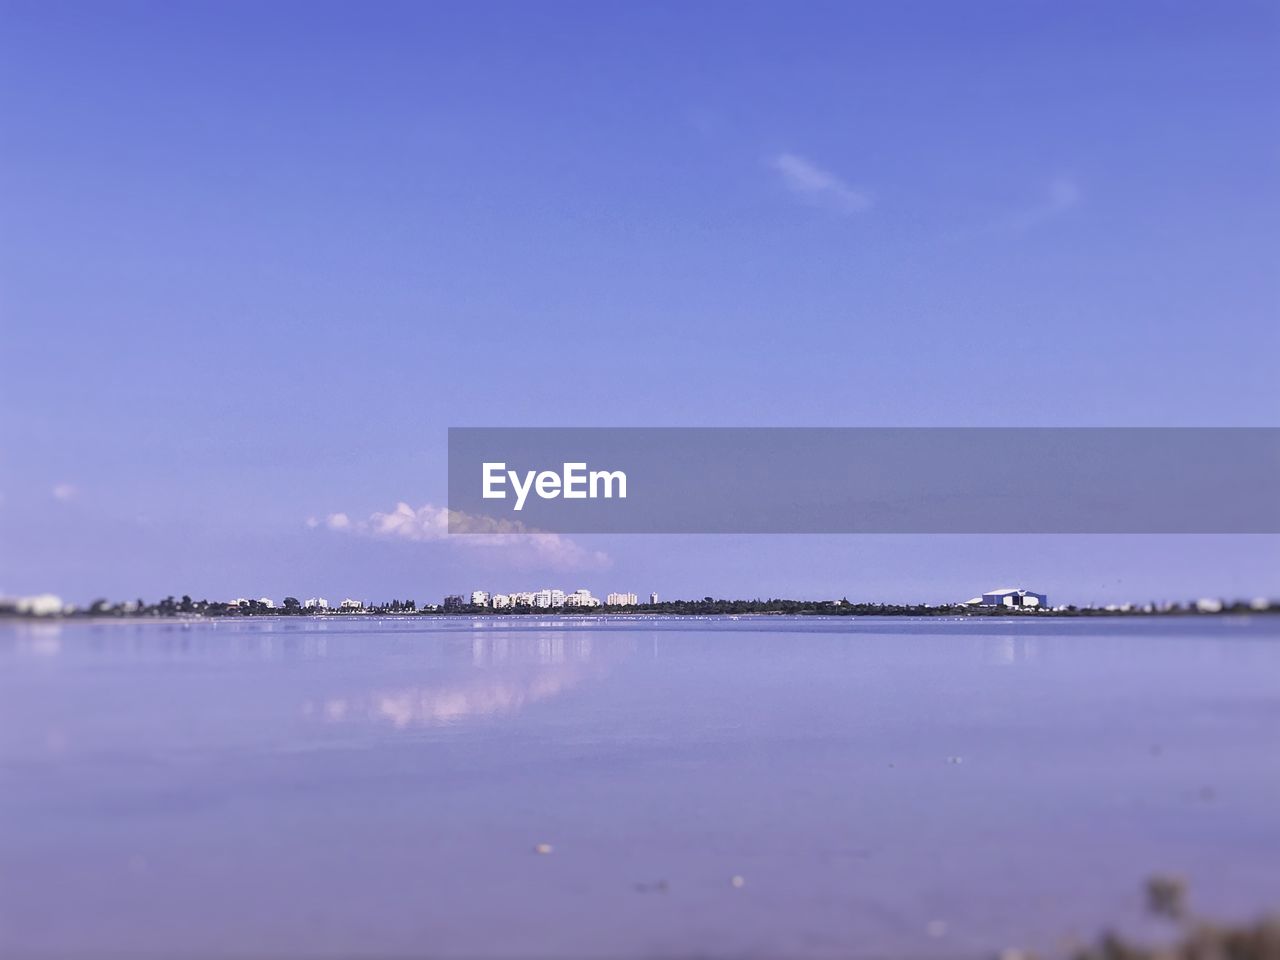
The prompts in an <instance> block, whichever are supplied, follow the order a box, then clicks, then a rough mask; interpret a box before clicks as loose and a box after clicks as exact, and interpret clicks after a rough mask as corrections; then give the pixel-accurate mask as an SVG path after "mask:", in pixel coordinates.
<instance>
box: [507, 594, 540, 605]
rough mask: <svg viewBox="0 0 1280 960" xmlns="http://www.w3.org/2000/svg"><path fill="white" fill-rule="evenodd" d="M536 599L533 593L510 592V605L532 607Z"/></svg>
mask: <svg viewBox="0 0 1280 960" xmlns="http://www.w3.org/2000/svg"><path fill="white" fill-rule="evenodd" d="M536 599H537V597H536V595H535V594H532V593H529V592H528V591H523V592H520V593H513V594H511V605H512V606H513V607H532V606H533V605H534V601H535V600H536Z"/></svg>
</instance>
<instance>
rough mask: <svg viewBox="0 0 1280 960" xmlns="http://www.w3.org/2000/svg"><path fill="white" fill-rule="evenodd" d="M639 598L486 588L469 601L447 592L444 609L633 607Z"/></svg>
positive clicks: (473, 593) (655, 597)
mask: <svg viewBox="0 0 1280 960" xmlns="http://www.w3.org/2000/svg"><path fill="white" fill-rule="evenodd" d="M649 602H650V603H657V602H658V595H657V594H656V593H651V594H649ZM637 603H639V600H638V599H637V597H636V595H635V594H634V593H611V594H609V595H608V596H607V597H605V599H604V602H603V604H602V603H601V601H600V599H599V598H598V597H593V596H592V595H591V591H590V590H585V589H580V590H574V591H573V592H572V593H565V592H564V591H563V590H553V589H551V588H547V589H544V590H536V591H520V592H516V593H490V592H489V591H488V590H473V591H471V598H470V603H468V600H467V597H465V596H464V595H462V594H460V593H455V594H450V595H449V596H447V597H445V598H444V609H445V610H461V609H463V608H465V607H468V606H471V607H488V608H489V609H491V610H505V609H508V608H511V607H533V608H537V609H542V610H553V609H557V608H559V607H599V606H606V607H634V606H635V605H636V604H637Z"/></svg>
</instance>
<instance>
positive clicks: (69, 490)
mask: <svg viewBox="0 0 1280 960" xmlns="http://www.w3.org/2000/svg"><path fill="white" fill-rule="evenodd" d="M51 492H52V493H53V499H55V500H61V501H62V502H63V503H66V502H67V501H68V500H74V499H75V498H76V496H77V495H79V493H80V491H79V490H77V489H76V487H75V484H71V483H59V484H57V485H56V486H54V488H53V490H52V491H51Z"/></svg>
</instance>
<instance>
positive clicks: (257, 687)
mask: <svg viewBox="0 0 1280 960" xmlns="http://www.w3.org/2000/svg"><path fill="white" fill-rule="evenodd" d="M538 844H550V845H551V846H552V851H551V852H550V853H546V854H540V853H538V852H536V850H535V847H536V846H537V845H538ZM1153 871H1172V872H1177V873H1181V874H1184V875H1185V876H1187V877H1188V878H1189V879H1190V882H1191V890H1192V899H1193V904H1194V905H1195V906H1197V907H1199V908H1201V909H1203V910H1205V911H1211V912H1213V913H1215V914H1219V915H1225V916H1246V915H1250V914H1253V913H1254V912H1256V911H1259V910H1261V909H1263V908H1268V907H1276V906H1278V905H1280V620H1277V619H1274V618H1272V619H1265V618H1254V619H1249V618H1239V619H1229V620H1227V619H1214V620H1208V619H1197V620H1178V621H1174V620H1163V621H1146V622H1142V621H1129V622H1114V621H1107V622H1102V621H1097V620H1094V621H1067V620H1052V621H1039V622H1028V621H1025V620H1019V621H1016V622H1011V621H990V620H983V621H951V622H941V621H905V620H866V619H863V620H856V621H854V620H814V619H807V618H805V619H794V620H793V619H777V618H768V619H754V620H751V619H746V620H728V619H716V620H706V621H689V620H634V621H624V622H619V621H613V622H607V623H602V622H594V623H582V622H580V621H577V620H573V621H567V622H566V621H559V620H552V619H548V620H538V621H535V620H530V619H521V620H502V621H477V622H472V621H467V620H457V619H453V620H429V619H403V620H396V619H388V620H365V619H360V620H354V619H351V618H347V619H329V620H324V621H317V620H308V621H302V622H299V621H296V620H278V621H277V620H272V621H253V622H239V623H235V622H219V623H200V624H191V625H183V624H176V623H153V624H146V625H133V624H120V623H112V624H102V625H90V624H64V625H56V624H50V625H16V624H12V623H10V624H5V625H0V953H4V954H6V955H23V956H25V955H29V954H31V953H42V952H43V953H56V954H59V955H63V956H65V955H73V956H79V955H84V956H105V955H112V956H138V955H144V954H147V955H153V956H157V957H159V956H164V957H174V956H183V955H200V956H222V955H247V954H254V955H271V956H278V957H302V956H322V955H323V956H350V955H353V954H365V955H378V956H397V955H417V956H423V955H431V956H458V957H464V956H465V957H487V956H495V957H496V956H502V957H516V956H526V955H542V956H552V955H566V954H569V955H592V956H600V955H607V956H652V955H687V954H701V955H711V956H725V955H743V954H751V955H849V954H855V955H886V954H896V955H901V954H905V953H910V954H913V955H917V956H962V955H976V954H982V953H984V952H989V951H991V950H996V949H1000V948H1002V947H1005V946H1007V945H1010V944H1018V945H1024V946H1033V947H1041V948H1044V947H1049V948H1053V947H1055V946H1060V945H1061V944H1062V943H1063V942H1064V941H1065V940H1066V939H1068V938H1070V937H1071V936H1092V935H1093V934H1095V933H1096V932H1097V930H1098V929H1099V928H1100V927H1101V926H1102V925H1103V924H1108V923H1110V924H1120V925H1124V926H1129V927H1132V928H1134V929H1138V930H1150V929H1151V928H1150V927H1149V925H1148V923H1147V922H1146V921H1143V920H1142V915H1141V902H1142V901H1141V895H1140V885H1141V882H1142V880H1143V879H1144V878H1145V877H1146V876H1147V875H1148V874H1150V873H1151V872H1153ZM734 877H739V878H741V881H740V883H739V884H737V885H735V883H734V881H733V878H734Z"/></svg>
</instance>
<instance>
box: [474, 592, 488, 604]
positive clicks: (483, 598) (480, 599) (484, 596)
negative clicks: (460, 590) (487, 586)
mask: <svg viewBox="0 0 1280 960" xmlns="http://www.w3.org/2000/svg"><path fill="white" fill-rule="evenodd" d="M488 603H489V591H488V590H472V591H471V605H472V606H473V607H483V606H486V605H487V604H488Z"/></svg>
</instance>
